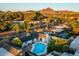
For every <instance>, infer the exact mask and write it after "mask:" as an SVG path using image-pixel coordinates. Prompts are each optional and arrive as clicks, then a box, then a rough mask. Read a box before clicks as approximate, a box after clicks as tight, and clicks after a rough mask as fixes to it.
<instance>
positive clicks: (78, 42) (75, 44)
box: [69, 36, 79, 49]
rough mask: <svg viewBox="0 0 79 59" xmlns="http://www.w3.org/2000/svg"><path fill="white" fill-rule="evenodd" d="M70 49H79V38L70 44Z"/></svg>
mask: <svg viewBox="0 0 79 59" xmlns="http://www.w3.org/2000/svg"><path fill="white" fill-rule="evenodd" d="M69 47H70V48H73V49H79V36H77V37H76V38H75V39H74V40H73V41H72V42H71V44H70V46H69Z"/></svg>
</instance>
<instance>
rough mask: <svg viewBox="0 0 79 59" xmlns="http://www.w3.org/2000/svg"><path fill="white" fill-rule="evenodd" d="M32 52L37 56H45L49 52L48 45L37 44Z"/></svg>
mask: <svg viewBox="0 0 79 59" xmlns="http://www.w3.org/2000/svg"><path fill="white" fill-rule="evenodd" d="M31 51H32V52H33V53H35V54H37V55H42V54H45V53H46V52H47V45H46V44H45V43H43V42H36V43H35V44H33V48H32V50H31Z"/></svg>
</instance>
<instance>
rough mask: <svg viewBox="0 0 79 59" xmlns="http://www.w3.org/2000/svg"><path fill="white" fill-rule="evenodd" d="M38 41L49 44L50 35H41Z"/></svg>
mask: <svg viewBox="0 0 79 59" xmlns="http://www.w3.org/2000/svg"><path fill="white" fill-rule="evenodd" d="M38 40H39V41H42V42H48V34H42V33H39V35H38Z"/></svg>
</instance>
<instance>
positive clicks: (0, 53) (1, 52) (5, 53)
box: [0, 47, 13, 56]
mask: <svg viewBox="0 0 79 59" xmlns="http://www.w3.org/2000/svg"><path fill="white" fill-rule="evenodd" d="M0 56H13V54H11V53H10V52H9V51H7V50H6V49H4V48H3V47H1V48H0Z"/></svg>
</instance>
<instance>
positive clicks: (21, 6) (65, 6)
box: [0, 3, 79, 11]
mask: <svg viewBox="0 0 79 59" xmlns="http://www.w3.org/2000/svg"><path fill="white" fill-rule="evenodd" d="M47 7H50V8H52V9H54V10H69V11H79V3H0V10H3V11H5V10H9V11H10V10H19V11H20V10H21V11H22V10H24V11H25V10H40V9H43V8H47Z"/></svg>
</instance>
